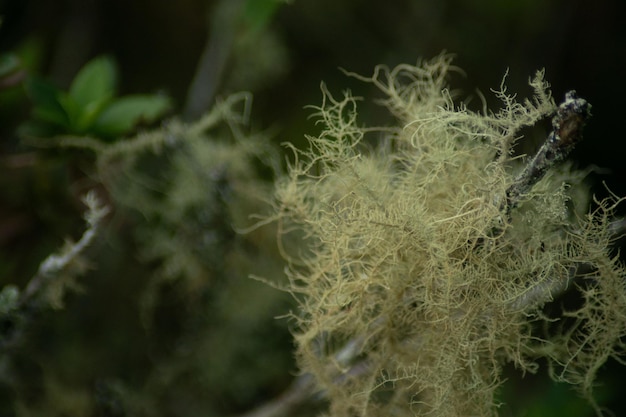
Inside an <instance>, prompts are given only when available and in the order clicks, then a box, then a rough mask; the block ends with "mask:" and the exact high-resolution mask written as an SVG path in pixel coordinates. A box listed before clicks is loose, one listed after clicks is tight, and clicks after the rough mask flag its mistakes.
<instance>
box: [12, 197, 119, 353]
mask: <svg viewBox="0 0 626 417" xmlns="http://www.w3.org/2000/svg"><path fill="white" fill-rule="evenodd" d="M83 202H84V203H85V205H86V206H87V211H86V212H85V215H84V219H85V221H86V223H87V229H86V230H85V231H84V232H83V234H82V236H81V238H80V239H79V240H78V241H77V242H75V243H67V244H66V245H65V247H64V248H63V249H62V250H61V251H60V252H59V253H55V254H52V255H49V256H48V257H47V258H46V259H45V260H44V261H43V262H42V263H41V264H40V265H39V269H38V270H37V273H36V274H35V275H34V276H33V277H32V278H31V279H30V281H29V282H28V284H27V286H26V288H25V289H24V290H23V291H22V292H21V293H20V291H19V290H18V289H17V288H16V287H15V286H12V285H8V286H6V287H4V288H3V289H2V292H0V320H1V321H2V322H3V323H4V324H3V332H2V333H3V334H0V347H1V348H2V349H3V350H4V349H7V348H8V347H10V346H15V345H16V344H17V343H19V338H20V336H21V334H22V329H23V328H24V326H25V325H27V323H28V322H29V321H30V318H31V315H32V314H33V313H35V312H38V311H40V310H42V309H44V308H47V307H50V306H52V307H54V306H55V305H59V304H61V303H62V300H61V299H62V297H63V295H64V291H65V283H64V282H57V281H59V280H62V277H63V275H64V273H66V272H68V270H69V269H71V267H72V266H73V265H75V264H76V265H79V266H80V264H81V260H80V258H81V257H82V255H83V254H84V252H85V250H86V249H87V248H88V247H89V246H90V245H91V244H92V243H93V242H94V240H95V238H96V237H97V235H98V233H99V231H100V227H101V225H102V221H103V219H104V218H105V217H106V215H107V214H108V212H109V208H108V207H107V206H105V205H103V204H102V203H101V202H100V200H99V199H98V197H97V196H96V194H95V193H94V192H93V191H90V192H89V193H87V194H86V195H85V197H84V198H83ZM78 269H79V270H80V268H78ZM68 273H69V274H70V275H71V272H68ZM53 287H59V288H57V289H56V290H54V291H53V290H51V288H53ZM46 297H48V298H46ZM5 322H6V323H5ZM9 323H10V325H9ZM4 328H6V329H4ZM7 329H8V330H7ZM5 330H6V331H5Z"/></svg>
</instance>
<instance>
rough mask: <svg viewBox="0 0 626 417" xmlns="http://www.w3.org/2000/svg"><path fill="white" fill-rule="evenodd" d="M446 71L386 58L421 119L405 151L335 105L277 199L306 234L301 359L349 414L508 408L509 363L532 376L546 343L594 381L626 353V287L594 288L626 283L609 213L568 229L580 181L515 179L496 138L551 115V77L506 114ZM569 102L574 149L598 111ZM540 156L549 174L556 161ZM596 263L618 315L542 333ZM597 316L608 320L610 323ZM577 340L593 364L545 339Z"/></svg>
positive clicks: (401, 134) (404, 109)
mask: <svg viewBox="0 0 626 417" xmlns="http://www.w3.org/2000/svg"><path fill="white" fill-rule="evenodd" d="M448 67H449V60H447V59H446V58H442V57H439V58H437V59H435V60H433V61H432V62H426V63H424V64H423V65H422V66H419V67H410V66H400V67H398V68H396V69H394V70H382V69H377V72H376V73H375V74H374V77H372V78H369V79H365V80H367V81H370V82H373V83H374V84H375V85H376V86H378V87H379V88H381V90H382V91H383V92H384V93H386V94H387V95H388V101H387V105H388V108H389V109H390V110H391V112H392V113H393V114H395V115H396V116H399V117H400V118H401V119H402V123H404V124H405V125H407V124H408V125H409V128H407V129H404V130H403V129H389V130H388V132H395V133H392V135H396V136H394V137H393V138H392V141H393V142H394V143H395V144H396V145H394V146H391V147H386V148H385V150H384V152H383V151H380V150H376V149H367V148H365V147H364V146H363V145H360V144H359V142H360V141H361V138H362V137H363V134H364V133H365V131H366V130H365V129H366V128H360V127H358V126H357V125H356V107H353V106H352V104H353V103H354V101H352V100H353V99H352V98H351V97H349V96H345V97H344V100H342V101H340V100H334V99H327V101H326V102H325V104H324V105H322V107H320V108H318V109H317V110H318V112H319V114H320V115H321V116H322V119H323V123H325V126H324V133H323V134H322V135H321V136H320V137H317V138H313V139H312V142H313V143H312V149H311V150H310V151H309V152H305V153H303V154H301V155H300V157H301V159H302V161H300V162H299V163H298V164H297V165H296V166H294V167H292V169H291V181H287V182H283V184H287V188H282V189H280V190H279V192H278V193H277V195H278V196H279V199H281V204H280V206H281V207H282V208H283V210H282V215H283V216H285V218H284V219H283V220H284V221H285V222H286V223H288V222H289V221H291V222H292V223H293V224H294V225H296V226H299V227H301V228H302V229H303V231H304V233H305V235H307V236H309V238H308V240H307V241H306V242H308V244H309V247H308V249H307V250H308V252H307V253H308V254H309V255H308V256H307V259H306V262H303V265H302V267H301V268H300V269H299V273H298V275H297V276H298V280H297V288H296V289H297V291H298V292H299V293H302V294H303V296H304V297H305V298H303V299H301V313H300V321H299V322H300V325H301V330H302V332H301V333H300V334H299V336H297V341H298V344H299V355H300V363H301V365H302V367H303V368H304V370H307V371H310V372H312V373H313V374H315V375H316V376H317V378H318V380H319V381H320V383H321V385H322V387H323V388H325V389H326V390H327V393H328V396H329V398H330V401H331V410H334V411H336V412H337V413H339V414H337V416H339V415H343V414H341V413H352V414H357V415H362V416H366V415H377V414H378V413H381V414H389V413H393V414H398V415H426V414H431V415H436V416H445V415H452V414H454V415H495V400H494V393H495V389H496V387H497V386H499V385H500V384H501V382H502V381H501V378H500V373H501V369H502V366H503V365H504V363H505V362H509V361H511V362H514V363H515V364H517V365H519V366H520V367H521V369H526V370H535V368H536V363H535V362H534V361H535V360H536V357H535V356H534V355H537V354H538V352H544V354H545V355H546V356H547V358H548V360H549V361H554V362H555V363H561V364H564V363H565V364H568V365H567V369H568V372H569V373H568V374H567V375H568V376H569V375H570V373H571V374H572V375H575V376H577V378H578V379H576V377H570V379H571V380H573V381H575V382H578V383H580V384H581V385H582V386H583V387H584V388H585V389H587V387H588V384H587V382H586V381H588V380H589V379H590V378H592V377H593V375H591V374H592V373H593V372H594V370H595V368H594V365H590V366H587V367H585V366H584V364H580V363H579V362H577V361H579V360H585V361H590V363H592V364H593V363H597V362H598V361H600V362H601V361H603V360H604V359H605V357H607V355H609V356H610V355H611V354H617V353H618V352H619V350H616V349H619V346H618V347H614V346H615V344H616V342H618V341H619V337H621V336H623V335H624V334H626V321H625V322H624V323H620V322H619V320H617V318H618V317H623V316H624V314H625V313H624V312H625V311H626V300H624V297H621V298H620V297H610V296H608V295H607V296H604V298H598V297H599V296H598V295H597V294H603V293H604V292H606V291H607V290H609V289H611V290H616V288H617V289H618V290H623V289H624V288H623V287H624V285H623V283H622V284H618V283H617V281H618V280H619V279H623V276H624V269H623V266H622V265H621V264H619V263H618V262H617V261H616V260H615V259H613V258H610V257H609V255H608V248H606V246H607V245H608V244H609V242H608V241H606V240H603V236H605V235H606V231H605V230H604V229H605V228H608V227H609V226H610V222H608V221H605V222H604V225H602V224H598V218H599V215H598V214H597V213H596V214H593V215H590V216H589V217H588V218H583V219H581V220H580V221H581V226H580V227H579V229H580V230H581V231H583V232H581V233H578V234H577V235H576V236H571V235H570V234H571V233H572V232H571V231H572V230H576V229H577V226H575V225H572V224H571V218H572V216H571V215H568V214H567V210H568V207H567V195H568V193H569V192H570V190H566V189H564V188H563V187H559V186H558V184H559V183H560V182H562V181H570V182H572V183H573V185H572V187H574V186H575V184H574V183H575V182H577V181H580V176H579V175H578V174H577V173H576V172H575V171H571V172H570V171H567V170H565V171H563V172H561V173H560V174H559V175H547V176H545V177H544V178H543V179H541V181H539V179H538V178H539V177H537V176H528V175H526V174H520V175H519V176H514V175H513V174H512V173H511V170H510V167H508V165H509V162H510V160H511V157H510V155H509V154H508V150H505V151H504V152H503V154H504V155H505V157H503V156H502V154H498V149H500V147H499V145H498V141H499V140H502V141H503V144H502V146H509V145H510V140H511V139H510V138H511V133H512V132H513V131H517V130H518V129H519V127H520V126H525V125H528V124H530V123H531V122H534V121H536V120H538V119H540V118H541V117H544V116H545V114H546V113H547V111H548V109H549V108H551V107H550V106H551V105H552V104H551V96H550V94H549V92H547V91H546V90H545V89H546V87H547V85H546V84H545V82H543V81H542V77H539V78H541V79H539V78H536V79H535V80H534V81H533V83H534V85H533V87H534V88H535V92H536V96H537V97H538V98H537V99H536V100H535V101H529V100H526V101H525V102H523V103H518V102H517V101H515V98H514V96H511V95H506V94H505V91H506V90H505V88H504V87H502V88H501V95H500V97H501V98H503V100H504V105H505V108H504V109H503V110H501V111H499V112H497V113H488V112H486V111H485V112H483V113H480V114H479V113H473V112H471V111H469V110H467V109H466V108H464V107H456V108H455V107H454V106H453V105H451V103H450V101H451V96H450V95H449V94H448V93H447V91H448V90H447V86H446V85H445V78H446V77H445V72H446V70H447V68H448ZM361 78H362V79H364V78H363V77H361ZM402 80H404V81H406V80H408V84H402ZM326 94H327V92H325V95H326ZM570 98H571V97H570ZM572 100H576V99H572ZM442 103H443V104H442ZM574 107H576V108H578V109H584V108H585V106H583V105H582V104H581V105H576V106H574ZM572 108H573V107H571V106H570V107H568V106H565V110H562V111H561V110H560V111H561V114H560V116H559V117H560V120H562V121H563V123H566V124H567V126H565V125H563V124H561V122H555V125H554V126H555V131H557V133H558V135H559V137H560V138H563V137H568V135H569V136H571V137H572V140H571V141H570V142H573V141H575V140H579V139H580V138H579V134H580V132H579V131H578V130H579V128H581V127H582V124H583V122H584V118H585V117H586V116H584V115H585V114H586V113H585V112H584V111H582V110H581V111H580V112H577V110H575V115H574V116H572V117H569V116H567V112H568V111H570V110H571V109H572ZM342 111H348V112H349V114H348V115H347V116H344V115H342ZM499 137H500V138H501V139H499ZM574 139H575V140H574ZM566 140H567V139H566ZM505 142H506V143H505ZM357 145H358V146H357ZM559 146H560V145H559ZM541 152H544V151H541ZM544 153H545V152H544ZM359 155H362V156H359ZM307 159H308V161H307ZM544 159H545V160H546V161H548V164H547V165H546V166H544V168H545V170H546V171H549V170H552V169H553V168H554V164H555V163H556V161H557V160H558V159H560V158H556V159H555V158H553V159H550V158H544ZM529 164H530V165H532V164H533V162H530V163H529ZM312 168H315V169H316V170H317V171H316V172H315V175H309V170H310V169H312ZM544 168H542V169H544ZM528 169H531V168H528ZM523 172H524V171H523ZM487 174H488V175H487ZM522 183H523V184H522ZM538 184H539V185H538ZM512 187H513V188H512ZM516 190H517V191H516ZM555 190H556V191H555ZM521 196H524V201H522V200H521ZM605 207H606V205H605ZM612 210H613V208H610V207H609V208H607V210H606V211H605V212H603V213H601V215H600V217H602V216H610V215H611V213H612ZM509 213H511V214H512V215H511V216H508V214H509ZM564 213H565V214H564ZM600 223H602V222H600ZM568 230H569V231H570V232H569V233H570V234H568V232H567V231H568ZM494 231H497V233H495V232H494ZM479 241H480V244H477V242H479ZM583 263H584V265H585V268H587V267H588V268H589V270H590V271H595V272H594V273H593V274H594V277H595V278H594V279H595V280H601V279H602V280H607V282H606V283H605V282H603V283H602V284H603V285H597V286H594V291H596V292H597V293H596V292H592V291H589V292H588V293H586V296H587V301H588V302H590V303H594V302H596V301H602V302H601V303H596V307H597V308H603V309H606V310H607V311H604V312H603V313H602V314H604V315H605V316H602V315H598V311H597V308H596V307H594V308H596V309H595V310H593V309H591V308H590V307H585V306H583V307H581V308H580V309H578V310H576V311H573V312H569V313H568V314H571V315H573V316H574V317H576V318H577V319H579V320H581V321H582V322H584V323H586V324H585V325H586V326H587V327H581V328H580V329H578V328H575V329H569V328H568V329H562V333H560V334H559V333H558V329H557V334H555V335H546V336H545V337H546V340H545V341H542V340H538V339H537V337H536V336H535V335H533V334H531V333H530V328H531V322H534V321H537V322H541V321H542V320H546V319H547V317H545V316H544V315H542V314H541V310H540V309H541V305H542V304H544V303H545V302H548V301H550V299H551V298H552V297H554V296H555V295H558V294H559V293H561V292H562V291H564V290H565V289H566V288H567V287H570V286H571V283H572V282H573V281H572V280H573V279H574V277H576V276H579V275H580V272H581V270H580V269H577V266H578V265H581V264H583ZM600 275H602V276H600ZM620 277H621V278H620ZM588 282H589V283H590V285H593V284H594V282H592V280H588ZM594 300H595V301H594ZM598 306H599V307H598ZM592 310H593V311H592ZM589 314H593V315H592V316H589ZM596 317H607V318H610V321H609V322H610V323H611V324H610V326H611V327H610V328H608V327H607V325H606V324H603V323H601V322H600V321H599V320H597V319H596ZM580 331H582V332H583V333H580ZM578 337H583V338H584V340H585V343H586V346H595V347H597V346H599V344H600V343H602V344H604V345H607V346H609V347H608V348H607V347H606V346H605V348H604V349H603V350H600V349H597V348H594V349H589V350H585V355H584V357H583V356H582V355H580V354H579V356H578V357H576V355H574V356H572V355H571V353H570V352H571V351H568V350H567V349H563V350H562V351H559V350H557V349H555V350H553V351H550V352H549V350H548V349H543V350H542V348H541V346H547V345H549V344H551V343H561V342H563V343H570V344H572V343H573V344H574V345H575V344H576V343H575V341H576V338H578ZM311 343H313V344H314V345H317V346H318V348H317V349H312V348H311ZM320 343H321V346H320ZM542 344H543V345H542ZM320 347H321V349H320ZM607 349H608V350H607ZM594 352H595V353H594ZM568 355H569V356H568ZM594 355H595V356H594ZM339 358H341V359H339ZM353 366H354V367H353ZM357 367H358V371H356V369H357ZM385 381H386V382H390V383H392V384H391V385H394V384H395V387H396V388H395V390H396V391H395V394H391V395H386V394H384V393H383V391H385V390H387V389H388V388H389V387H390V385H389V384H385ZM407 398H410V400H408V403H407V404H406V408H403V407H402V401H405V400H406V399H407ZM392 409H393V410H392ZM450 413H452V414H450Z"/></svg>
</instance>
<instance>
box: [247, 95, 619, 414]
mask: <svg viewBox="0 0 626 417" xmlns="http://www.w3.org/2000/svg"><path fill="white" fill-rule="evenodd" d="M590 116H591V105H590V104H589V103H587V101H586V100H584V99H582V98H579V97H578V96H577V95H576V92H575V91H573V90H572V91H569V92H567V93H566V94H565V100H564V101H563V102H562V103H561V104H560V105H559V107H558V109H557V111H556V114H555V115H554V117H553V118H552V131H551V132H550V134H549V135H548V138H547V139H546V141H545V143H544V144H543V145H542V146H541V148H539V150H538V151H537V153H536V154H535V155H534V156H533V158H532V159H531V160H530V161H529V162H528V164H527V165H526V167H525V168H524V170H523V171H522V172H521V173H520V174H519V175H518V176H517V178H516V179H515V182H514V183H513V185H511V186H510V187H509V188H508V189H507V190H506V196H505V198H504V199H503V200H504V201H503V203H502V207H501V211H502V212H503V213H504V214H505V216H506V218H507V219H509V220H510V215H511V211H512V210H513V209H514V208H516V207H517V206H518V205H519V204H520V203H521V202H522V201H523V199H524V198H525V196H526V195H527V193H528V192H529V191H530V190H531V189H532V188H533V187H534V186H535V184H537V183H538V182H539V181H540V180H541V179H542V178H543V177H544V175H545V174H546V172H547V171H548V170H549V169H551V168H552V167H554V166H555V165H556V164H557V163H559V162H561V161H563V160H564V159H565V158H566V157H567V156H568V155H569V153H570V152H571V151H572V150H573V149H574V147H575V146H576V144H578V143H579V142H580V141H581V140H582V130H583V127H584V126H585V124H586V122H587V120H588V119H589V117H590ZM611 226H612V232H613V233H615V234H616V237H618V235H619V234H623V233H624V232H625V231H626V221H625V220H617V221H614V222H613V223H612V224H611ZM586 267H587V266H586V265H584V264H580V265H573V266H572V267H571V268H570V270H569V274H568V277H567V279H556V278H555V279H551V280H547V281H545V282H543V283H541V284H539V285H537V286H536V287H533V288H531V289H530V290H529V291H528V293H526V294H525V295H524V296H521V297H518V298H516V299H514V300H512V301H511V302H510V303H509V306H508V307H509V308H510V309H511V310H523V309H525V308H527V307H528V306H530V305H536V304H539V303H544V302H546V301H549V300H551V299H552V298H553V297H554V296H556V295H558V294H560V293H562V292H564V291H565V290H566V289H567V287H568V286H569V284H570V283H571V282H572V281H573V280H574V279H576V277H577V276H580V275H581V273H582V274H584V273H585V272H586ZM361 346H362V341H361V340H360V339H358V338H357V339H354V340H351V341H349V342H348V343H347V344H346V345H345V346H344V347H343V348H342V349H340V351H339V353H338V354H337V355H336V359H337V358H338V357H341V358H342V359H341V361H342V362H343V363H344V364H346V365H347V366H348V368H347V369H348V370H347V372H346V373H345V374H344V375H343V376H349V375H355V374H362V373H367V365H368V364H367V360H366V359H364V360H360V361H357V360H356V358H357V356H358V355H359V354H360V353H361ZM343 380H344V378H341V375H337V378H336V381H337V383H341V381H343ZM323 397H324V392H320V391H318V390H317V389H316V386H315V383H314V381H313V377H312V375H310V374H303V375H300V376H299V377H297V378H296V379H295V380H294V382H293V383H292V385H291V386H290V387H289V388H288V389H287V390H286V391H285V392H284V393H283V394H281V395H280V396H278V397H277V398H275V399H273V400H270V401H269V402H267V403H266V404H263V405H261V406H259V407H258V408H257V409H254V410H251V411H250V412H248V413H246V414H245V415H243V416H240V417H282V416H287V415H289V414H290V412H291V411H293V410H295V409H296V408H297V407H301V406H302V405H304V404H311V403H313V402H315V401H316V400H319V399H320V398H323Z"/></svg>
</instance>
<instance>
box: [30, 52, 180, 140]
mask: <svg viewBox="0 0 626 417" xmlns="http://www.w3.org/2000/svg"><path fill="white" fill-rule="evenodd" d="M116 78H117V71H116V68H115V64H114V62H113V61H112V60H111V59H110V58H108V57H98V58H95V59H93V60H92V61H90V62H88V63H87V64H85V66H84V67H83V68H82V69H81V70H80V71H79V72H78V74H76V77H75V78H74V80H73V81H72V83H71V85H70V87H69V90H68V91H63V90H61V89H59V88H57V87H55V86H54V85H52V84H51V83H49V82H47V81H45V80H43V79H41V78H38V77H34V76H33V77H30V78H29V79H28V80H27V81H26V89H27V92H28V94H29V96H30V98H31V99H32V101H33V104H34V107H33V111H32V120H30V121H28V122H27V123H25V124H23V125H22V128H21V130H22V134H24V135H27V136H37V137H45V136H53V135H58V134H70V135H91V136H95V137H98V138H101V139H107V140H113V139H116V138H119V137H121V136H123V135H127V134H129V133H131V132H132V130H133V129H134V128H135V127H136V126H137V125H138V124H140V123H150V122H153V121H155V120H157V119H159V118H160V117H162V116H163V115H164V114H165V113H166V112H167V111H168V110H169V109H170V107H171V102H170V100H169V98H168V97H166V96H163V95H145V94H143V95H129V96H123V97H116Z"/></svg>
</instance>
